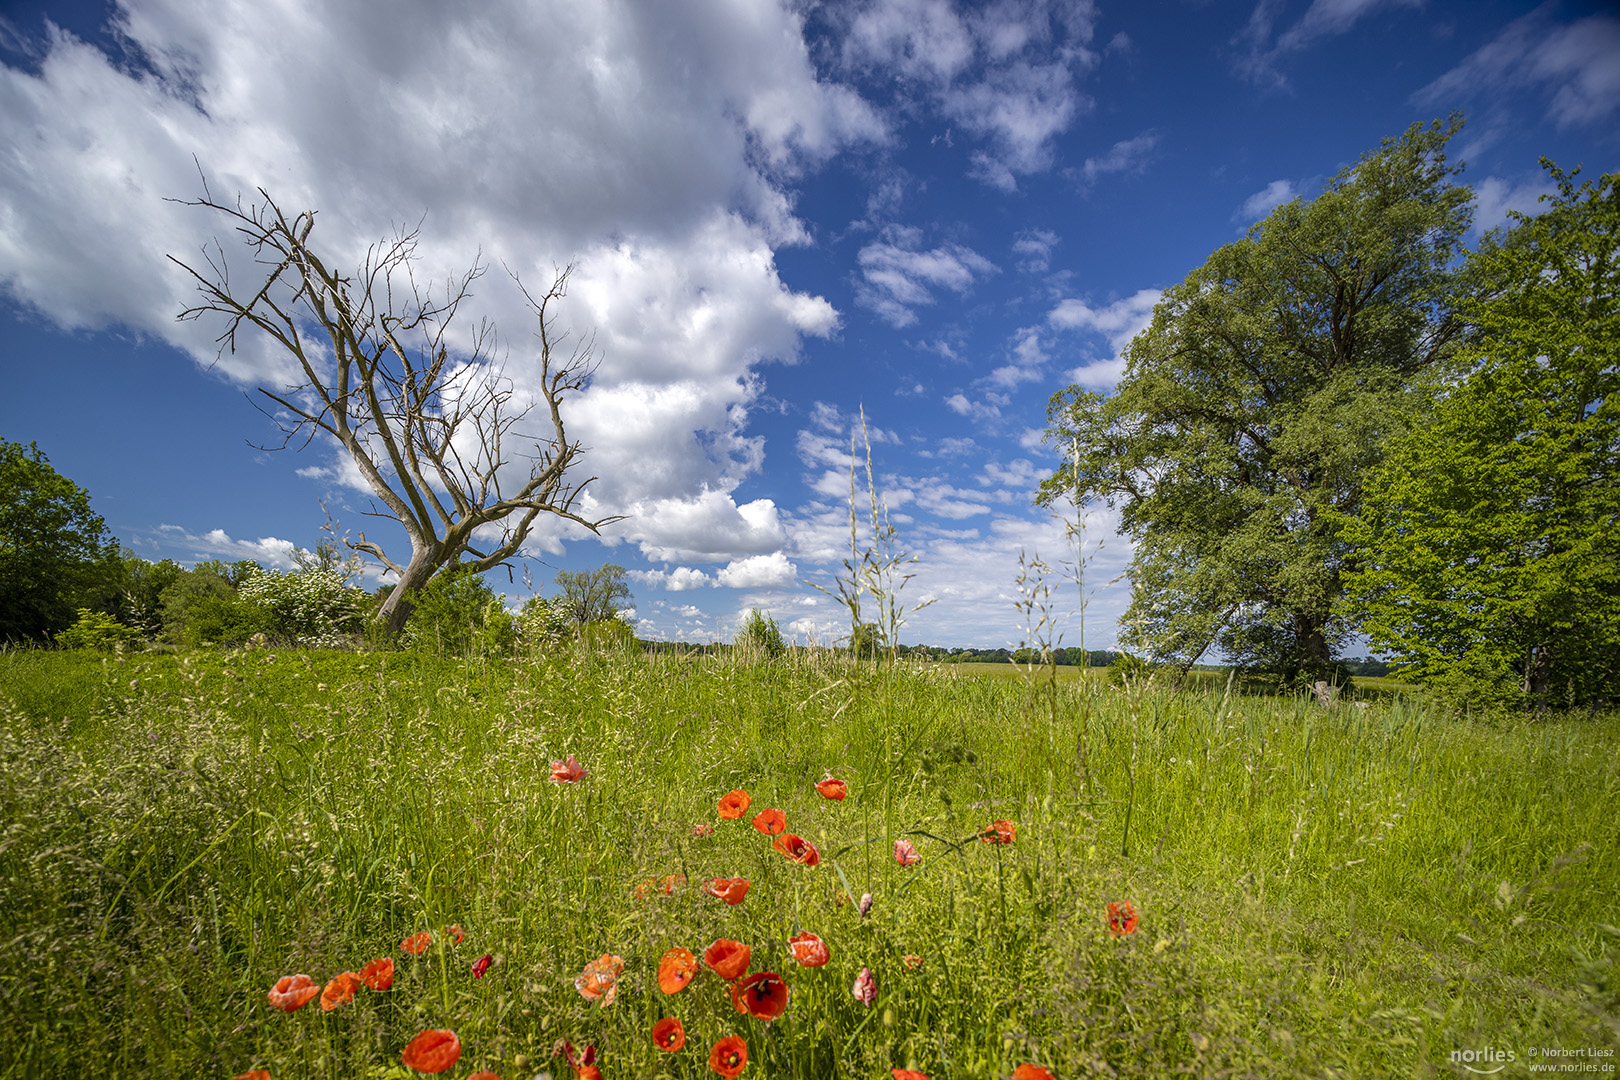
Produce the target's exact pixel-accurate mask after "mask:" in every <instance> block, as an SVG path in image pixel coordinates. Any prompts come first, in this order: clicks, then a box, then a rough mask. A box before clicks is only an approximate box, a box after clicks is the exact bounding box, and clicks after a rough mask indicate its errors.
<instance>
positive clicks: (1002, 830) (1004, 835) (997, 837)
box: [979, 821, 1018, 844]
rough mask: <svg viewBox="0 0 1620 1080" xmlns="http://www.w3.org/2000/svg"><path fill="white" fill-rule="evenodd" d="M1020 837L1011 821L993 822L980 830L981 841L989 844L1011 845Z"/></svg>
mask: <svg viewBox="0 0 1620 1080" xmlns="http://www.w3.org/2000/svg"><path fill="white" fill-rule="evenodd" d="M1017 836H1018V830H1017V829H1016V828H1014V827H1013V823H1012V822H1010V821H992V822H991V823H990V824H988V825H986V826H985V827H984V828H982V829H980V830H979V839H980V840H983V841H984V842H985V843H987V844H1010V843H1012V842H1013V840H1014V839H1015V838H1016V837H1017Z"/></svg>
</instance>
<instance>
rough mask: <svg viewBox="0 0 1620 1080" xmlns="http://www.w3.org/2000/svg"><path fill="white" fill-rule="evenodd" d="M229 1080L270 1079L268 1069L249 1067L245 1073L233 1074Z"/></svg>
mask: <svg viewBox="0 0 1620 1080" xmlns="http://www.w3.org/2000/svg"><path fill="white" fill-rule="evenodd" d="M231 1080H270V1070H269V1069H249V1070H248V1071H247V1072H245V1073H241V1074H239V1075H237V1076H233V1077H232V1078H231Z"/></svg>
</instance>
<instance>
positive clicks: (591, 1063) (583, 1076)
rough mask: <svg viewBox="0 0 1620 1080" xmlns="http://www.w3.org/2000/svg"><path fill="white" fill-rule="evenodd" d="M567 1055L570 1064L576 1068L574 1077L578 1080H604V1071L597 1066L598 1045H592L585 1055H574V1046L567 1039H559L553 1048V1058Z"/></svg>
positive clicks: (585, 1051)
mask: <svg viewBox="0 0 1620 1080" xmlns="http://www.w3.org/2000/svg"><path fill="white" fill-rule="evenodd" d="M558 1054H565V1055H567V1057H568V1064H570V1065H572V1066H573V1067H574V1076H575V1077H576V1078H577V1080H602V1070H601V1069H599V1068H597V1065H596V1044H595V1043H590V1044H588V1045H587V1046H586V1047H585V1050H584V1052H583V1053H578V1054H576V1053H574V1044H573V1043H571V1042H569V1041H568V1040H567V1039H558V1040H557V1042H556V1045H554V1046H553V1047H552V1048H551V1056H552V1057H556V1056H557V1055H558Z"/></svg>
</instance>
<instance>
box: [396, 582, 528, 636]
mask: <svg viewBox="0 0 1620 1080" xmlns="http://www.w3.org/2000/svg"><path fill="white" fill-rule="evenodd" d="M411 600H412V606H411V615H410V618H409V619H408V620H406V623H405V635H404V645H405V647H406V648H408V649H416V650H421V651H426V652H430V653H433V654H435V655H438V656H455V657H465V656H507V655H510V654H511V652H512V646H513V644H514V643H515V642H516V640H517V623H516V621H515V620H514V619H513V618H512V614H511V612H509V611H507V610H506V604H505V602H504V601H503V600H502V599H501V598H500V596H498V595H497V594H496V592H495V590H494V589H491V588H490V587H489V584H488V583H487V582H485V581H484V579H483V576H482V575H480V574H477V573H474V572H472V571H470V570H465V569H459V570H458V569H455V568H452V569H449V570H444V571H441V572H440V573H438V574H435V575H434V576H433V578H432V579H431V580H430V581H429V582H428V583H427V584H426V585H424V586H423V587H422V588H420V589H418V590H417V592H416V595H415V596H413V597H412V598H411Z"/></svg>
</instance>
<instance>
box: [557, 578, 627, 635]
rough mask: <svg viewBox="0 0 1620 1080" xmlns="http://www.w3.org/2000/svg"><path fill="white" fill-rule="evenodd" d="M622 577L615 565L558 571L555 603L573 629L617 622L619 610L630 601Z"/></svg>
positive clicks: (625, 582) (625, 583)
mask: <svg viewBox="0 0 1620 1080" xmlns="http://www.w3.org/2000/svg"><path fill="white" fill-rule="evenodd" d="M626 573H627V571H626V570H625V568H624V567H622V566H619V565H617V564H616V563H608V564H607V565H605V566H599V567H597V568H596V569H595V570H559V571H557V586H558V587H559V588H561V589H562V595H561V596H560V597H558V599H559V600H560V601H561V602H562V605H563V609H564V610H565V611H566V612H567V613H568V617H569V618H570V619H572V620H573V621H574V623H575V624H577V625H580V626H583V625H585V624H586V623H593V622H608V621H611V620H614V619H617V618H618V617H619V609H620V608H622V607H628V606H630V604H631V601H632V597H631V595H630V584H629V582H627V581H626V580H625V574H626Z"/></svg>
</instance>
